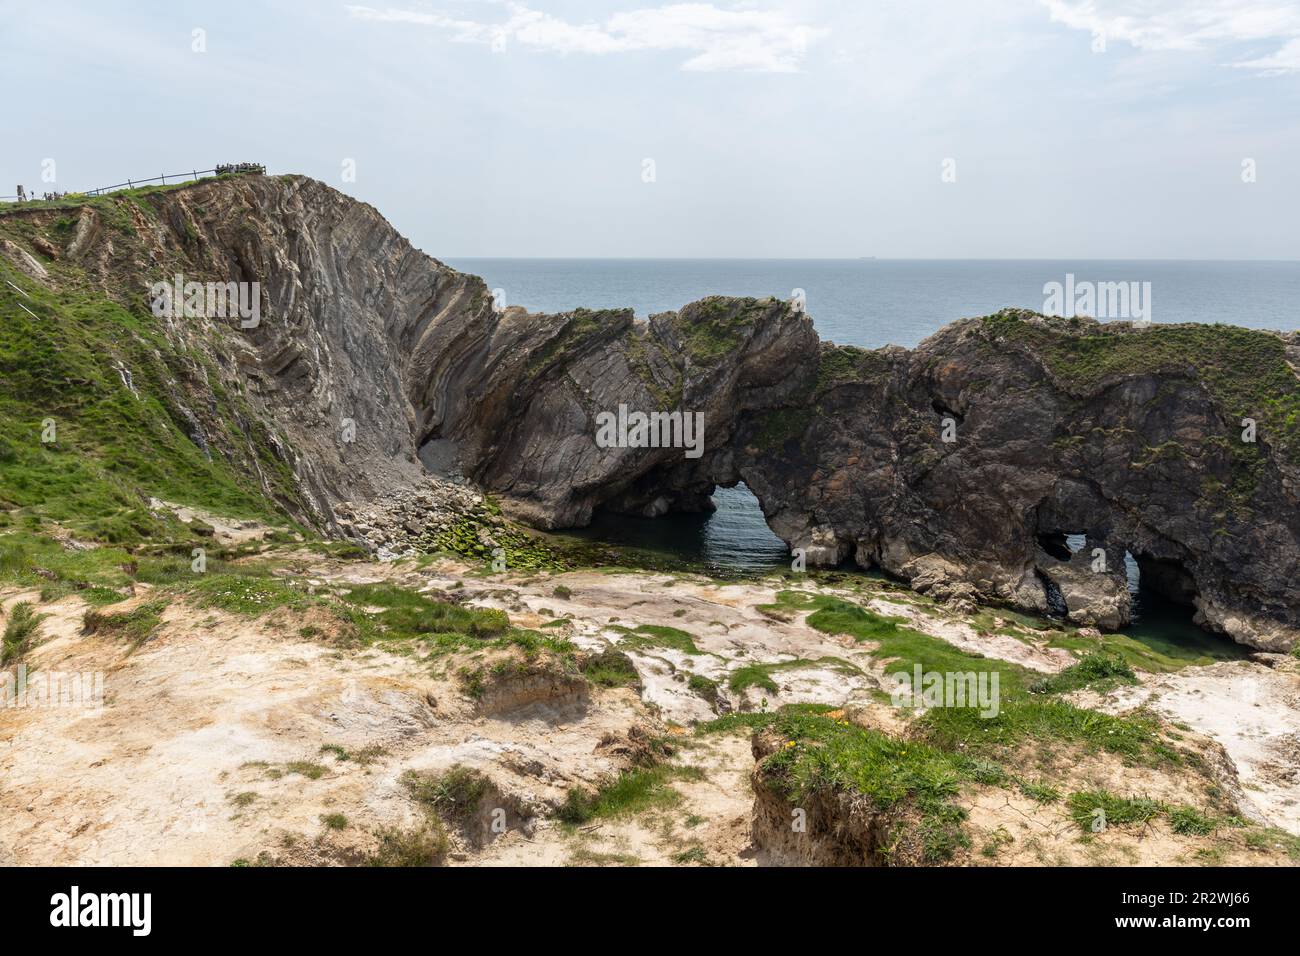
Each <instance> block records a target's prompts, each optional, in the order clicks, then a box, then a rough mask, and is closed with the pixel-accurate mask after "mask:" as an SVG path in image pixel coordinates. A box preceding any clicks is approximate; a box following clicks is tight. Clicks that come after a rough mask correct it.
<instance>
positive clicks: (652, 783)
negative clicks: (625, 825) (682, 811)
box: [556, 764, 699, 825]
mask: <svg viewBox="0 0 1300 956" xmlns="http://www.w3.org/2000/svg"><path fill="white" fill-rule="evenodd" d="M698 777H699V771H697V770H694V769H692V768H687V767H674V766H670V765H668V764H658V765H656V766H653V767H645V768H638V769H634V770H627V771H625V772H623V773H621V774H619V776H618V777H616V778H615V779H614V780H611V781H610V782H609V783H607V784H605V785H604V786H602V787H601V788H600V789H599V790H597V791H596V792H595V793H589V792H587V791H586V790H583V789H582V788H581V787H574V788H572V789H570V790H569V792H568V794H567V795H566V797H565V801H564V803H563V804H562V805H561V806H560V808H559V810H557V811H556V816H557V817H558V818H559V819H560V820H561V821H562V822H564V823H568V824H574V825H577V824H582V823H587V822H589V821H591V820H597V819H601V818H605V817H624V816H630V815H634V814H638V813H643V812H645V811H646V810H655V809H664V808H667V807H671V806H675V805H676V804H677V803H679V802H680V801H681V799H682V797H681V794H680V793H678V792H677V791H676V790H674V789H673V787H672V782H673V781H674V780H681V779H685V778H690V779H697V778H698Z"/></svg>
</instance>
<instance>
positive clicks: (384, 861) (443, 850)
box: [366, 819, 450, 867]
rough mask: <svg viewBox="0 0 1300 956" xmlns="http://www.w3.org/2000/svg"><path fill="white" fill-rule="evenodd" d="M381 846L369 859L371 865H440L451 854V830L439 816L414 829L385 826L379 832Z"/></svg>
mask: <svg viewBox="0 0 1300 956" xmlns="http://www.w3.org/2000/svg"><path fill="white" fill-rule="evenodd" d="M375 836H376V837H377V838H378V840H379V845H378V846H377V847H376V848H375V851H374V852H373V853H372V854H371V855H370V856H369V857H368V858H367V859H366V863H367V864H369V865H370V866H386V867H412V866H439V865H440V864H441V863H442V861H443V858H444V857H446V855H447V849H448V847H449V846H450V841H449V840H448V839H447V831H446V830H444V829H443V827H442V825H441V823H439V822H438V821H437V820H436V819H433V820H426V821H425V822H424V823H422V824H420V825H418V826H414V827H411V828H410V829H406V830H403V829H399V828H397V827H384V828H381V829H379V830H377V831H376V832H375Z"/></svg>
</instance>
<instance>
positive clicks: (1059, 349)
mask: <svg viewBox="0 0 1300 956" xmlns="http://www.w3.org/2000/svg"><path fill="white" fill-rule="evenodd" d="M983 327H984V330H985V332H986V333H987V334H988V335H989V336H990V337H991V338H993V339H998V340H1003V341H1007V340H1009V341H1013V342H1017V343H1022V344H1024V345H1027V346H1029V347H1031V348H1033V349H1034V351H1035V352H1036V354H1038V355H1040V356H1041V357H1042V360H1043V361H1044V363H1045V364H1046V365H1047V366H1048V367H1049V368H1050V369H1051V370H1052V373H1053V374H1054V375H1056V376H1057V377H1058V378H1059V379H1060V380H1062V381H1064V382H1065V383H1066V384H1067V385H1068V386H1069V387H1070V388H1071V389H1073V390H1075V391H1077V392H1080V393H1087V392H1093V391H1096V390H1097V389H1098V388H1100V387H1101V386H1102V384H1103V383H1105V382H1106V381H1108V380H1112V379H1118V378H1120V377H1129V376H1134V375H1143V374H1150V373H1159V372H1172V373H1176V374H1178V375H1186V374H1187V372H1188V370H1192V371H1194V372H1195V374H1196V376H1197V378H1198V379H1199V380H1200V381H1202V382H1203V383H1204V384H1205V386H1206V387H1207V388H1208V389H1209V390H1210V392H1211V393H1212V394H1213V395H1214V397H1215V399H1216V401H1217V402H1218V403H1219V404H1220V405H1221V407H1222V408H1223V409H1224V412H1225V415H1226V417H1227V419H1228V421H1229V422H1230V423H1231V425H1232V427H1234V428H1235V427H1236V424H1235V423H1236V422H1238V421H1239V420H1240V419H1241V418H1243V417H1249V418H1254V419H1256V421H1258V422H1259V436H1260V441H1261V442H1262V443H1264V447H1268V446H1272V447H1276V448H1279V449H1281V450H1282V451H1283V454H1284V457H1285V458H1286V459H1287V460H1288V461H1289V462H1291V463H1292V464H1298V463H1300V381H1297V379H1296V375H1295V372H1294V371H1293V370H1292V369H1291V366H1290V364H1289V363H1288V361H1287V357H1286V347H1285V343H1284V342H1283V341H1282V340H1281V339H1280V338H1279V337H1278V336H1276V335H1273V334H1271V333H1269V332H1261V331H1255V330H1252V329H1242V328H1236V327H1234V326H1230V325H1193V324H1188V325H1153V326H1151V327H1150V328H1147V329H1142V330H1140V331H1126V330H1123V329H1120V328H1112V327H1108V326H1107V325H1105V324H1101V325H1097V324H1094V323H1090V322H1083V321H1081V320H1074V321H1073V322H1069V323H1064V324H1063V325H1062V326H1061V330H1053V329H1049V328H1043V327H1040V326H1037V325H1033V324H1030V323H1029V322H1027V321H1025V316H1024V315H1023V314H1021V313H1017V312H1015V311H1005V312H999V313H998V314H996V315H991V316H988V317H987V318H985V319H984V320H983ZM1065 328H1072V332H1071V333H1069V334H1067V333H1066V332H1065V331H1064V329H1065ZM1238 437H1239V436H1238V435H1237V434H1236V433H1235V432H1234V433H1233V434H1231V435H1225V436H1223V438H1224V439H1225V442H1226V443H1225V444H1224V446H1223V447H1224V448H1225V450H1228V451H1230V452H1231V453H1232V454H1233V457H1234V476H1235V477H1234V486H1233V489H1232V492H1233V494H1234V496H1235V497H1237V498H1238V499H1239V500H1240V499H1241V498H1242V497H1243V496H1245V497H1247V498H1248V496H1249V493H1250V491H1251V489H1253V487H1254V482H1255V476H1256V474H1257V472H1256V469H1257V467H1258V466H1259V463H1260V461H1261V456H1262V455H1263V454H1264V452H1263V451H1262V450H1261V446H1260V445H1252V444H1249V443H1246V442H1242V441H1239V440H1238Z"/></svg>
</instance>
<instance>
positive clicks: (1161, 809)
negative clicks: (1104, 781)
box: [1067, 790, 1245, 836]
mask: <svg viewBox="0 0 1300 956" xmlns="http://www.w3.org/2000/svg"><path fill="white" fill-rule="evenodd" d="M1067 805H1068V806H1069V809H1070V817H1071V819H1073V820H1074V822H1075V824H1076V825H1077V826H1078V827H1079V829H1081V830H1084V831H1087V832H1097V830H1098V828H1099V827H1101V825H1102V824H1103V823H1104V825H1105V827H1113V826H1115V827H1127V826H1133V825H1138V824H1145V823H1149V822H1150V821H1152V820H1154V819H1156V818H1157V817H1164V818H1165V819H1166V820H1167V821H1168V823H1169V828H1170V829H1171V830H1173V831H1174V832H1175V833H1178V834H1181V835H1183V836H1208V835H1209V834H1211V833H1213V832H1214V831H1215V830H1218V829H1220V828H1222V827H1234V828H1235V827H1243V826H1245V821H1243V820H1241V819H1240V818H1239V817H1235V816H1229V817H1216V816H1213V815H1211V814H1207V813H1203V812H1201V811H1200V810H1197V809H1196V808H1195V807H1189V806H1187V805H1186V804H1169V803H1164V802H1163V801H1160V800H1153V799H1151V798H1150V797H1120V796H1117V795H1116V794H1113V793H1111V792H1109V791H1107V790H1085V791H1082V792H1080V793H1072V794H1070V798H1069V801H1068V803H1067ZM1098 811H1100V813H1099V812H1098Z"/></svg>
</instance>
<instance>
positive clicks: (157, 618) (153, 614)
mask: <svg viewBox="0 0 1300 956" xmlns="http://www.w3.org/2000/svg"><path fill="white" fill-rule="evenodd" d="M168 603H169V602H168V601H167V600H166V599H165V598H156V599H154V600H152V601H146V602H145V603H143V604H140V605H138V606H137V607H134V608H132V609H131V610H129V611H125V612H118V613H116V614H110V613H107V612H105V611H100V610H97V609H96V608H91V609H90V610H88V611H86V613H85V615H83V617H82V633H83V634H109V635H112V636H114V637H123V638H126V639H127V640H128V641H129V642H130V643H131V644H132V645H133V646H138V645H140V644H143V643H144V642H145V641H147V640H148V639H149V638H150V637H152V636H153V634H154V632H155V631H156V630H157V629H158V627H159V626H160V625H161V624H162V612H163V611H164V610H166V608H167V605H168Z"/></svg>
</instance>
